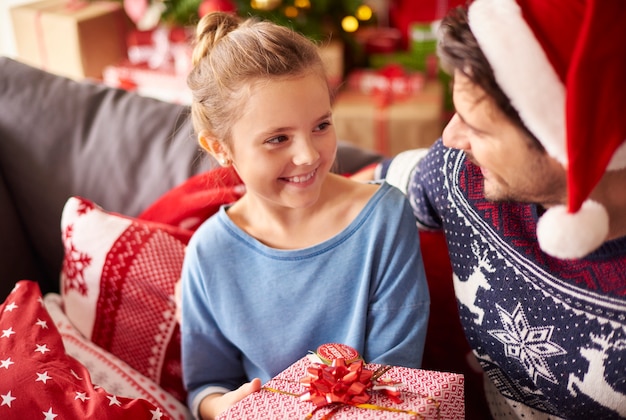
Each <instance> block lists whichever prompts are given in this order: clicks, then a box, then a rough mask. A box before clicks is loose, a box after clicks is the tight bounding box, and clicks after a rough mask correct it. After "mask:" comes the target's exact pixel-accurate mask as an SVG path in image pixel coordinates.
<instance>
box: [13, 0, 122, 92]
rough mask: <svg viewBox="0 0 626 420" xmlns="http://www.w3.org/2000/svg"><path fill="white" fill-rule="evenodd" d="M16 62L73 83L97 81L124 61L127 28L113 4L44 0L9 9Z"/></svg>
mask: <svg viewBox="0 0 626 420" xmlns="http://www.w3.org/2000/svg"><path fill="white" fill-rule="evenodd" d="M11 19H12V23H13V28H14V32H15V44H16V48H17V58H18V59H19V60H20V61H23V62H25V63H27V64H30V65H33V66H36V67H39V68H41V69H44V70H47V71H50V72H53V73H56V74H59V75H62V76H66V77H70V78H73V79H77V80H80V79H83V78H94V79H100V78H101V77H102V70H103V69H104V67H105V66H107V65H109V64H113V63H117V62H119V61H120V60H122V59H123V58H125V57H126V32H127V30H128V29H129V27H130V25H129V22H128V19H127V17H126V16H125V14H124V11H123V10H122V5H121V4H120V3H119V2H114V1H91V2H88V1H80V0H44V1H38V2H34V3H26V4H23V5H19V6H16V7H13V8H12V9H11Z"/></svg>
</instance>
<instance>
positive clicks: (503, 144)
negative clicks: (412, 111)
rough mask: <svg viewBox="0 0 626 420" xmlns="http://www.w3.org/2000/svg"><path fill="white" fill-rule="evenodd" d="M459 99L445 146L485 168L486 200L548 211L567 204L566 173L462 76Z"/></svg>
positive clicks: (457, 81) (455, 92)
mask: <svg viewBox="0 0 626 420" xmlns="http://www.w3.org/2000/svg"><path fill="white" fill-rule="evenodd" d="M453 99H454V106H455V109H456V113H455V114H454V116H453V117H452V119H451V120H450V122H449V123H448V125H447V126H446V128H445V129H444V131H443V143H444V144H445V145H446V146H447V147H450V148H454V149H460V150H463V151H464V152H465V154H466V155H467V157H468V159H469V160H470V161H471V162H473V163H474V164H476V165H477V166H478V167H479V168H480V170H481V172H482V174H483V177H484V181H483V183H484V193H485V198H487V199H489V200H493V201H518V202H525V203H537V204H542V205H544V206H546V207H550V206H552V205H554V204H563V203H565V199H566V192H567V191H566V173H565V169H564V168H563V167H562V166H561V165H560V164H559V163H558V162H557V161H556V160H555V159H553V158H551V157H550V156H548V155H547V154H546V153H545V151H543V150H541V149H540V148H539V147H538V146H537V145H535V144H534V143H533V140H532V139H531V138H529V137H528V135H527V134H526V133H525V132H524V131H523V130H521V129H520V128H518V127H517V126H515V125H514V124H513V123H512V122H511V121H510V120H509V119H508V118H507V117H506V116H505V114H504V113H502V111H500V110H499V109H498V108H497V107H496V106H495V103H494V102H493V100H492V99H491V98H490V97H487V96H486V95H485V92H484V90H483V89H482V88H480V87H478V86H476V85H475V84H473V83H472V82H471V81H470V80H469V79H468V78H467V76H465V75H463V74H462V73H461V72H459V71H456V72H455V75H454V89H453Z"/></svg>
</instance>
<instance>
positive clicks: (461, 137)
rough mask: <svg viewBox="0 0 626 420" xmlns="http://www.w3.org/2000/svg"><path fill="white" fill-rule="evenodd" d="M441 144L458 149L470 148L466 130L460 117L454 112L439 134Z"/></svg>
mask: <svg viewBox="0 0 626 420" xmlns="http://www.w3.org/2000/svg"><path fill="white" fill-rule="evenodd" d="M441 138H442V140H443V144H444V145H445V146H446V147H450V148H452V149H459V150H468V149H469V148H470V143H469V139H468V137H467V132H466V129H465V127H464V124H463V121H461V118H460V117H459V116H458V115H457V114H454V115H453V116H452V118H451V119H450V121H449V122H448V124H447V125H446V127H445V128H444V129H443V133H442V135H441Z"/></svg>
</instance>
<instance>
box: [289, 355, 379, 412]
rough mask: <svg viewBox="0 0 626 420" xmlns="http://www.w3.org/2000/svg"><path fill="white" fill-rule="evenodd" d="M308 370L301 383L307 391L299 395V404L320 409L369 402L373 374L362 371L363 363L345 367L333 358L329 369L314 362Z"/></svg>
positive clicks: (341, 362)
mask: <svg viewBox="0 0 626 420" xmlns="http://www.w3.org/2000/svg"><path fill="white" fill-rule="evenodd" d="M307 371H308V376H306V377H304V378H302V379H301V380H300V382H302V384H303V385H304V386H305V387H306V388H308V389H309V390H308V391H307V392H305V393H304V394H302V395H301V396H300V399H301V400H302V401H311V402H312V403H313V404H315V405H316V406H317V407H323V406H325V405H328V404H332V403H342V404H350V405H358V404H364V403H366V402H367V401H369V399H370V394H369V393H368V390H369V389H370V388H371V387H372V374H373V372H372V371H370V370H367V369H363V360H357V361H355V362H352V363H350V364H346V361H345V360H344V359H335V360H333V363H332V364H331V365H330V366H329V365H326V364H323V363H314V364H313V365H311V366H310V367H309V368H308V369H307Z"/></svg>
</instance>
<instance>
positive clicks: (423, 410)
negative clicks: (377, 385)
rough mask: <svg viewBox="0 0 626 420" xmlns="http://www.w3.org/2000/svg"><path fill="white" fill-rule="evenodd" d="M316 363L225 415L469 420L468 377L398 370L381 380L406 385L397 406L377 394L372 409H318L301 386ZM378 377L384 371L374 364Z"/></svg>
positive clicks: (297, 368) (304, 363)
mask: <svg viewBox="0 0 626 420" xmlns="http://www.w3.org/2000/svg"><path fill="white" fill-rule="evenodd" d="M311 363H312V362H311V360H310V359H309V358H308V357H303V358H302V359H300V360H298V361H297V362H296V363H294V364H293V365H291V366H290V367H289V368H287V369H286V370H284V371H283V372H281V373H280V374H278V375H277V376H276V377H274V378H273V379H271V380H270V381H269V382H267V383H266V384H265V385H264V386H263V388H262V389H261V391H259V392H255V393H254V394H252V395H249V396H248V397H246V398H244V399H243V400H241V401H240V402H239V403H238V404H236V405H235V406H233V407H231V408H230V409H229V410H227V411H225V412H224V413H222V415H221V416H219V417H218V419H219V420H227V419H268V418H271V419H285V420H286V419H289V420H293V419H311V420H318V419H319V420H321V419H332V420H341V419H356V418H358V419H407V420H408V419H463V418H465V401H464V378H463V375H460V374H456V373H447V372H436V371H430V370H421V369H410V368H404V367H397V366H392V367H390V368H389V370H387V371H386V372H385V373H384V374H383V375H382V376H381V377H380V380H381V381H382V380H386V379H389V380H391V381H398V382H401V385H400V388H399V390H400V399H401V402H400V403H397V402H394V401H393V400H392V398H390V397H388V396H386V395H385V393H384V392H382V391H377V390H374V391H371V399H370V400H369V401H368V402H367V403H366V404H360V405H357V406H353V405H349V404H329V405H326V406H323V407H321V408H317V407H316V405H315V404H313V403H311V402H309V401H301V399H300V396H301V395H303V394H305V393H306V392H307V388H305V386H304V385H303V384H302V383H301V382H300V380H301V379H302V378H304V377H306V376H307V368H308V367H309V366H311ZM364 367H365V369H369V370H372V371H376V370H377V369H379V368H381V367H382V365H379V364H374V363H368V364H366V365H365V366H364Z"/></svg>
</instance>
